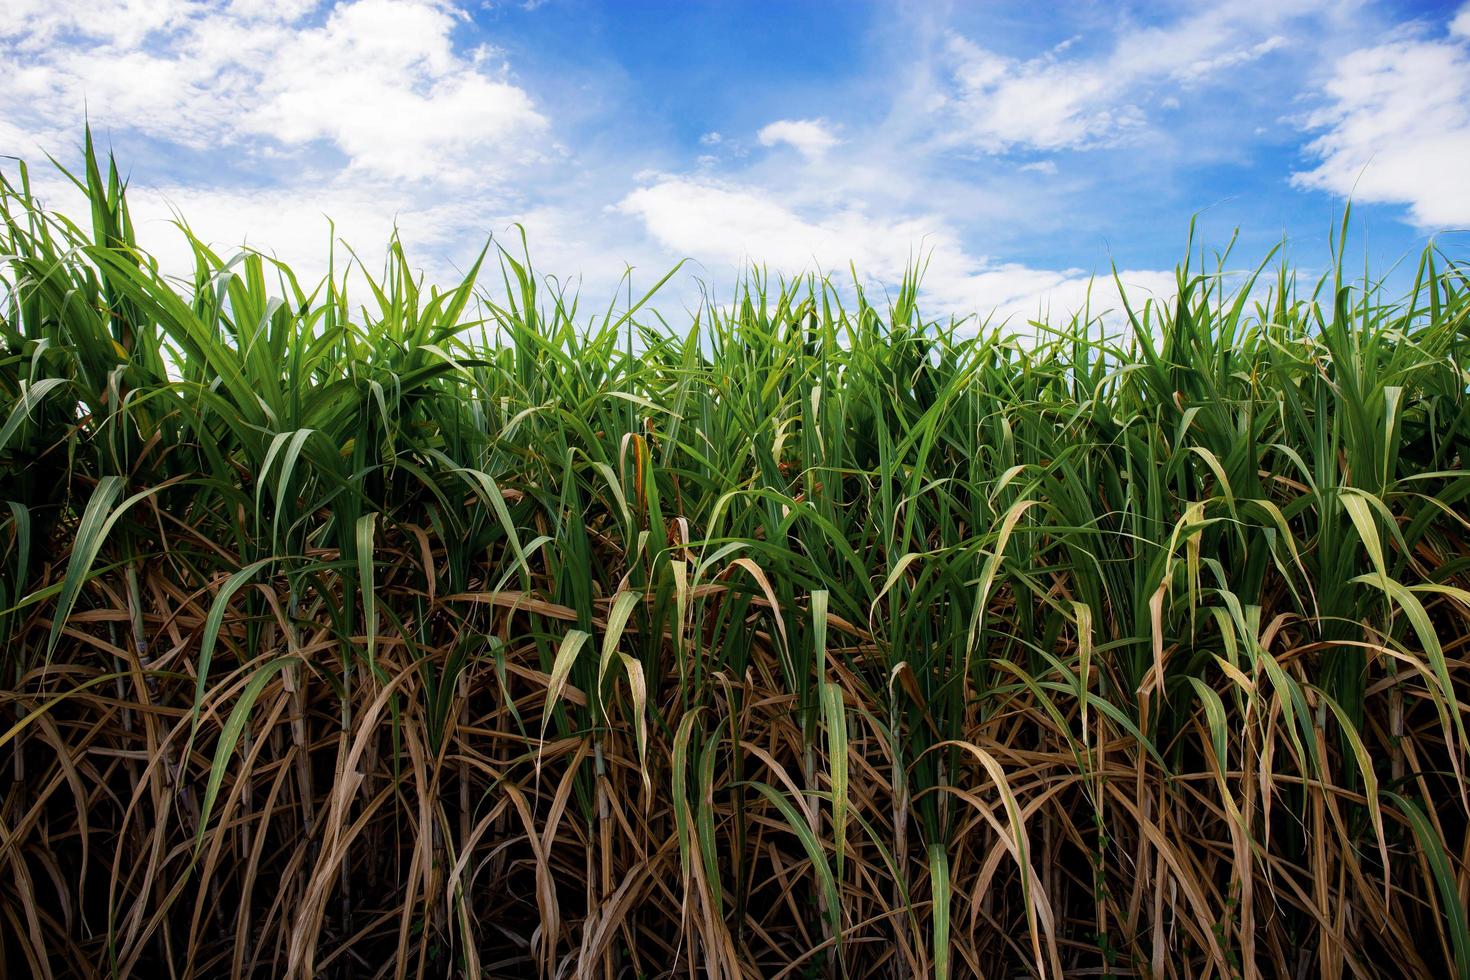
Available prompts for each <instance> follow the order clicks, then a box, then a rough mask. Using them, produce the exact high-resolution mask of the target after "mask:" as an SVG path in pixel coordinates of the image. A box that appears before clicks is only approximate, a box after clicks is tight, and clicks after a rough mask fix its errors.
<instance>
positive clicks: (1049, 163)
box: [1017, 160, 1057, 177]
mask: <svg viewBox="0 0 1470 980" xmlns="http://www.w3.org/2000/svg"><path fill="white" fill-rule="evenodd" d="M1017 169H1018V170H1020V171H1021V172H1022V173H1027V172H1031V173H1038V174H1046V175H1047V176H1048V177H1054V176H1056V172H1057V165H1056V162H1055V161H1053V160H1035V161H1033V162H1031V163H1023V164H1021V166H1020V167H1018V168H1017Z"/></svg>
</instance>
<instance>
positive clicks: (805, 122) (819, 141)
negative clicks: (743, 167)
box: [756, 119, 841, 159]
mask: <svg viewBox="0 0 1470 980" xmlns="http://www.w3.org/2000/svg"><path fill="white" fill-rule="evenodd" d="M756 136H757V138H758V139H759V140H760V142H761V146H776V145H778V144H780V143H785V144H787V145H788V146H790V147H792V148H793V149H795V150H796V151H797V152H798V153H800V154H801V155H802V156H804V157H806V158H807V159H816V158H818V157H820V156H822V155H823V154H824V153H826V152H827V151H828V150H830V149H831V148H832V147H834V146H836V145H837V144H838V143H840V142H841V140H839V139H838V138H837V136H836V135H835V134H834V133H833V132H832V129H831V127H830V126H829V125H828V124H827V122H826V120H824V119H779V120H777V121H776V122H773V123H771V124H769V125H767V126H765V127H763V128H762V129H761V131H760V132H759V133H757V134H756Z"/></svg>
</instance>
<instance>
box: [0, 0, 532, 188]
mask: <svg viewBox="0 0 1470 980" xmlns="http://www.w3.org/2000/svg"><path fill="white" fill-rule="evenodd" d="M20 3H21V5H20V6H19V7H18V8H16V7H12V8H10V9H8V10H7V16H6V19H5V22H4V24H3V25H0V118H4V119H6V120H7V121H8V123H9V124H10V126H11V127H12V128H14V129H19V130H22V131H24V132H26V133H28V134H30V135H31V136H32V137H34V138H35V139H36V140H37V141H38V142H40V143H42V144H43V145H45V144H47V143H52V142H54V141H56V140H58V139H67V140H68V142H70V141H74V140H75V132H76V128H77V123H78V122H79V120H80V116H81V113H82V110H83V106H85V107H86V109H87V111H88V113H89V114H90V116H91V119H92V121H93V123H94V124H96V125H99V126H104V127H111V128H113V129H122V130H134V131H137V132H140V133H143V134H146V135H148V136H151V137H154V138H157V139H159V140H163V141H167V142H170V143H176V144H179V145H182V146H185V147H189V148H193V149H209V148H216V147H219V146H221V145H225V146H235V147H246V146H249V147H257V148H258V147H259V146H260V145H262V144H263V145H266V146H278V147H282V148H286V149H290V148H301V147H307V146H314V145H325V146H327V147H330V148H333V149H335V150H336V151H338V152H340V153H341V154H342V155H344V156H345V157H346V160H347V162H348V165H349V166H350V167H351V168H352V169H353V170H355V171H357V172H360V173H365V174H369V175H374V176H380V177H386V178H394V179H413V180H421V179H432V180H437V181H443V182H458V183H465V182H468V181H470V180H472V179H473V180H475V181H485V180H493V179H496V178H499V177H504V176H505V175H506V174H507V173H508V172H510V171H512V170H513V169H514V168H515V167H517V166H519V165H524V164H525V163H527V162H529V160H530V159H531V158H532V157H533V156H534V153H535V151H536V150H537V148H538V147H539V146H540V144H541V142H542V139H541V137H542V136H543V135H544V133H545V132H546V130H547V128H548V125H549V124H548V120H547V119H546V118H545V117H544V116H543V115H542V113H541V112H540V111H539V110H538V109H537V107H536V106H535V104H534V102H533V100H532V99H531V97H530V96H529V95H528V94H527V93H526V92H525V91H524V90H523V89H521V88H520V87H518V86H517V85H515V84H514V83H513V82H511V81H510V80H509V79H508V78H507V77H506V75H505V72H504V70H503V69H499V68H497V67H496V65H495V64H494V58H493V55H492V53H491V52H490V51H489V50H488V49H484V48H481V49H477V51H475V52H474V53H472V54H469V55H464V54H461V53H459V52H458V51H456V49H455V47H454V44H453V32H454V29H455V27H456V24H457V17H456V14H455V11H454V8H452V7H448V6H446V5H444V4H442V3H440V2H438V0H348V2H342V3H338V4H336V5H334V6H330V7H328V6H326V5H325V4H323V3H321V2H315V0H293V2H289V3H283V4H273V5H257V4H251V3H245V2H241V0H99V2H98V3H96V4H88V5H87V6H86V8H85V10H82V9H80V8H79V7H78V6H77V5H69V4H65V3H63V4H56V3H54V2H51V0H20ZM47 148H48V149H55V147H54V146H47ZM31 150H32V148H30V147H24V146H21V147H10V151H11V152H23V153H27V154H29V153H30V152H31Z"/></svg>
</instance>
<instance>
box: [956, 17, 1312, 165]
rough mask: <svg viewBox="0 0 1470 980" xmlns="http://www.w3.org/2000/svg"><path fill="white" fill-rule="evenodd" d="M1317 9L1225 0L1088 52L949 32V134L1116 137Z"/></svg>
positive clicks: (1070, 44)
mask: <svg viewBox="0 0 1470 980" xmlns="http://www.w3.org/2000/svg"><path fill="white" fill-rule="evenodd" d="M1315 6H1316V4H1315V3H1313V2H1310V0H1301V2H1297V3H1288V4H1283V5H1281V6H1279V7H1276V8H1268V7H1264V6H1262V7H1256V6H1254V5H1251V4H1225V5H1221V6H1219V7H1217V8H1214V9H1210V10H1207V11H1205V12H1203V13H1194V14H1190V15H1187V16H1185V17H1183V18H1181V19H1178V20H1175V21H1173V22H1167V23H1160V24H1152V25H1147V26H1140V25H1134V24H1129V23H1126V22H1125V23H1124V24H1123V25H1122V26H1121V27H1120V29H1119V30H1118V32H1117V34H1116V35H1115V36H1114V37H1113V38H1112V39H1111V44H1110V45H1109V46H1106V47H1104V48H1103V49H1102V50H1100V51H1099V50H1096V46H1094V48H1093V49H1092V53H1086V51H1084V50H1080V49H1079V46H1078V45H1076V44H1075V43H1074V41H1075V39H1073V40H1069V41H1067V42H1064V43H1063V44H1061V45H1058V46H1056V47H1054V48H1053V49H1051V50H1050V51H1047V52H1045V53H1044V54H1041V55H1039V56H1035V57H1029V58H1015V57H1009V56H1006V55H1003V54H999V53H997V52H995V51H991V50H988V49H987V48H984V47H982V46H981V45H979V44H977V43H975V42H974V41H973V40H971V39H969V38H967V37H963V36H961V35H958V34H952V35H951V36H950V38H949V40H948V44H947V46H946V51H945V57H946V61H947V65H948V69H949V72H950V78H951V82H952V87H951V90H950V91H949V92H948V93H947V94H946V98H945V101H944V105H943V110H942V111H943V113H944V115H945V117H946V119H947V120H948V121H949V123H950V126H949V129H948V133H947V140H948V141H949V142H951V143H957V144H968V145H970V146H973V147H974V148H976V149H979V150H981V151H982V152H985V153H1005V152H1008V151H1010V150H1013V149H1034V150H1061V149H1085V148H1093V147H1099V146H1106V145H1110V144H1113V143H1116V142H1118V141H1120V140H1123V139H1126V138H1128V137H1129V136H1130V135H1132V134H1135V133H1137V132H1139V131H1141V130H1142V129H1144V127H1145V126H1146V124H1147V122H1148V106H1149V104H1150V102H1151V101H1152V100H1155V99H1162V98H1166V97H1167V95H1166V93H1167V92H1168V91H1169V90H1171V89H1172V88H1175V87H1178V86H1179V85H1198V84H1202V83H1204V82H1206V81H1208V80H1210V79H1211V78H1213V77H1215V76H1217V75H1218V74H1220V73H1222V72H1224V71H1225V70H1226V69H1229V68H1234V67H1237V66H1239V65H1242V64H1244V63H1246V62H1250V61H1255V60H1257V59H1259V58H1262V57H1265V56H1266V55H1268V54H1270V53H1271V52H1272V51H1275V50H1277V49H1279V48H1281V47H1283V46H1284V45H1285V44H1286V43H1287V41H1286V37H1285V36H1283V35H1282V34H1281V33H1278V32H1277V31H1276V28H1278V27H1280V26H1281V25H1283V24H1285V23H1287V22H1289V21H1290V20H1291V19H1292V18H1293V17H1294V16H1296V15H1298V14H1301V13H1305V12H1307V11H1309V10H1311V9H1312V8H1313V7H1315Z"/></svg>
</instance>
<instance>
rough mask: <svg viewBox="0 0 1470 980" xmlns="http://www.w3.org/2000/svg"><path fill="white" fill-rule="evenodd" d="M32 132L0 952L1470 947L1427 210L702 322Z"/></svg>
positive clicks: (16, 181)
mask: <svg viewBox="0 0 1470 980" xmlns="http://www.w3.org/2000/svg"><path fill="white" fill-rule="evenodd" d="M26 180H27V178H26V173H25V171H24V169H23V168H18V169H16V170H15V171H14V172H13V173H12V174H10V176H9V177H8V178H7V179H6V182H5V184H4V186H3V191H0V215H3V219H4V228H3V232H0V262H3V266H0V269H3V272H0V300H3V302H0V427H3V428H0V644H3V646H0V649H3V651H4V653H3V660H0V669H3V672H4V674H3V680H0V702H3V705H4V711H5V720H4V722H3V723H0V762H3V772H0V788H3V804H0V955H3V964H0V973H4V974H5V975H16V976H20V975H27V974H30V975H36V976H46V975H50V976H67V975H77V976H81V975H95V974H104V975H115V976H136V977H164V976H186V975H197V976H277V975H287V974H289V975H297V976H306V975H310V976H343V977H345V976H383V975H394V976H405V975H413V976H419V975H425V976H534V975H542V976H571V975H586V976H629V977H634V976H649V977H653V976H665V975H673V974H678V975H689V976H692V975H694V974H696V973H697V974H702V975H706V976H709V977H737V976H740V977H747V976H748V977H754V976H762V977H767V976H793V977H800V976H811V975H849V976H855V977H870V976H871V977H906V976H918V975H930V974H937V975H957V976H969V975H976V974H979V975H986V976H1014V975H1017V974H1035V975H1045V976H1051V977H1060V976H1064V975H1077V974H1079V973H1083V972H1092V973H1095V974H1108V973H1111V974H1113V975H1135V974H1145V975H1146V974H1151V973H1152V974H1161V975H1174V976H1185V977H1197V976H1235V975H1242V974H1244V975H1250V974H1254V973H1261V974H1265V975H1273V976H1287V975H1291V976H1323V977H1331V976H1343V975H1400V974H1403V975H1416V976H1447V975H1451V974H1453V973H1456V972H1458V973H1459V975H1461V976H1467V977H1470V935H1467V926H1466V902H1467V895H1470V867H1467V865H1470V830H1467V790H1470V779H1467V775H1466V771H1465V766H1466V749H1467V748H1470V742H1467V737H1466V730H1465V709H1464V707H1463V706H1464V704H1465V703H1466V699H1467V693H1470V692H1467V687H1470V664H1467V656H1470V592H1467V591H1466V590H1467V589H1470V543H1467V536H1470V520H1467V516H1466V514H1467V508H1466V504H1465V498H1466V495H1467V493H1470V462H1467V450H1470V397H1467V386H1470V319H1467V310H1470V299H1467V296H1470V283H1467V280H1466V275H1465V271H1464V270H1463V269H1462V268H1460V267H1458V266H1457V265H1456V264H1455V263H1454V262H1452V261H1448V260H1447V259H1446V258H1445V257H1444V256H1442V255H1440V254H1438V253H1436V252H1434V251H1432V250H1431V251H1429V252H1426V254H1425V255H1424V257H1423V260H1422V262H1421V263H1420V265H1419V267H1418V271H1417V275H1416V276H1415V277H1414V280H1413V285H1412V292H1411V293H1410V294H1409V295H1408V296H1407V297H1405V298H1403V299H1397V298H1393V299H1390V298H1386V297H1385V296H1384V295H1383V294H1382V291H1381V289H1379V288H1376V287H1374V286H1373V284H1372V283H1364V282H1356V283H1354V282H1349V281H1347V280H1345V279H1344V277H1343V275H1342V272H1341V269H1342V263H1341V261H1340V259H1341V256H1340V255H1339V256H1337V258H1338V259H1339V261H1338V262H1337V263H1336V269H1337V270H1338V271H1336V272H1334V273H1330V274H1328V275H1327V276H1326V277H1324V278H1323V279H1321V280H1320V281H1316V282H1313V283H1308V284H1305V285H1303V284H1299V283H1298V282H1297V281H1296V279H1295V277H1294V275H1293V274H1292V272H1291V271H1290V269H1289V268H1287V267H1285V266H1280V267H1278V266H1277V265H1275V264H1273V260H1271V259H1268V260H1267V262H1266V263H1265V264H1263V266H1262V269H1267V270H1270V271H1267V272H1265V273H1264V274H1258V275H1255V276H1244V277H1234V278H1232V277H1229V276H1226V275H1224V274H1223V270H1224V269H1225V268H1227V267H1226V265H1225V262H1224V260H1223V259H1221V260H1219V261H1217V262H1216V261H1212V263H1211V264H1210V265H1209V266H1207V267H1204V268H1201V267H1199V266H1198V262H1199V261H1200V257H1199V256H1195V257H1194V260H1193V262H1194V264H1191V263H1190V262H1186V263H1185V264H1184V265H1183V266H1182V267H1181V268H1180V270H1179V275H1178V298H1177V300H1175V301H1172V302H1169V303H1167V304H1159V303H1153V302H1150V303H1139V302H1136V301H1135V302H1133V303H1130V304H1129V306H1130V307H1132V309H1133V310H1134V312H1133V313H1131V314H1128V315H1126V316H1122V317H1121V318H1120V319H1116V320H1112V321H1109V322H1111V323H1113V325H1114V326H1113V328H1112V329H1105V328H1104V326H1103V325H1102V323H1101V322H1100V321H1092V322H1089V321H1088V319H1087V318H1086V317H1085V316H1081V317H1077V318H1075V319H1073V320H1072V321H1071V322H1069V323H1065V324H1061V325H1059V326H1056V327H1054V328H1046V327H1042V326H1040V325H1036V326H1032V327H1027V328H1026V329H1025V330H1024V331H1021V332H1020V333H1021V335H1022V336H1023V337H1024V338H1025V339H1022V340H1017V339H1006V337H1007V333H1006V332H1005V331H999V330H995V329H992V327H993V326H994V325H993V324H992V325H990V326H988V327H987V328H985V329H981V330H979V332H978V336H976V335H975V334H976V329H975V326H976V325H975V324H974V323H973V322H971V323H970V324H968V325H964V324H962V325H958V326H956V325H955V324H952V323H951V324H948V325H946V324H942V323H934V322H930V321H928V320H925V319H924V318H923V317H922V315H921V314H920V312H919V310H920V306H919V296H918V284H917V277H913V278H910V279H909V280H907V281H905V282H904V283H902V284H901V287H900V288H898V289H897V290H896V292H895V293H894V294H892V295H890V296H885V297H884V299H883V302H881V303H875V302H874V301H873V298H872V297H865V296H864V295H863V293H862V291H861V289H858V288H856V287H852V286H842V287H840V288H839V286H836V285H833V284H830V283H828V282H825V281H820V280H816V279H811V278H808V279H804V280H798V281H795V282H790V283H776V282H773V281H771V280H769V279H767V278H766V277H764V276H762V275H759V274H756V273H752V274H751V275H750V276H749V277H748V279H747V281H746V282H745V284H744V286H743V287H742V289H741V290H740V291H739V293H738V295H737V296H736V297H735V299H734V300H733V301H730V302H725V301H723V300H722V301H720V302H711V303H708V304H706V305H705V306H704V307H703V308H702V309H701V310H700V311H699V313H698V316H696V317H693V318H692V319H691V320H687V321H685V322H684V323H683V324H676V325H674V326H670V325H669V324H668V323H667V322H665V321H664V320H663V319H661V318H659V317H658V316H656V315H655V314H653V313H652V312H650V310H651V308H652V306H653V305H654V303H656V300H655V301H654V303H648V304H643V303H634V304H632V308H631V309H614V310H612V311H610V312H607V313H603V312H601V311H597V312H595V313H592V314H589V313H587V312H586V311H583V310H579V309H578V308H577V306H576V304H575V301H574V300H573V299H572V298H571V297H570V296H568V295H567V294H565V293H559V292H556V291H553V290H549V289H548V287H547V285H546V284H545V283H544V282H541V281H540V280H538V277H537V276H536V275H535V274H534V273H533V272H532V270H531V267H530V265H529V263H527V262H526V261H524V260H523V259H522V258H518V257H517V256H520V255H522V254H523V253H522V252H521V251H520V250H519V249H516V250H513V251H510V252H507V251H503V250H498V249H497V250H495V251H494V252H492V253H488V255H487V258H486V261H485V262H483V263H482V264H481V265H477V266H476V268H475V269H473V270H471V272H470V274H469V275H468V276H467V277H466V278H465V280H464V282H463V283H461V284H460V285H458V286H456V287H454V288H452V289H448V290H445V291H440V290H436V289H431V288H428V287H425V286H424V285H422V284H421V283H420V282H419V281H418V280H417V279H416V278H415V276H414V274H413V272H412V270H411V267H410V265H409V264H408V262H407V261H406V260H405V257H404V255H403V252H402V251H401V249H400V248H399V247H398V245H397V244H396V243H394V244H393V245H392V246H391V247H390V250H389V253H388V256H387V260H386V265H385V267H384V270H383V272H382V273H381V274H372V275H370V274H369V272H368V270H367V269H366V268H364V267H363V266H362V265H361V264H360V263H356V262H355V261H353V262H350V263H340V264H339V265H338V267H336V268H335V269H334V270H333V272H332V274H331V275H329V277H328V278H327V279H325V280H324V281H322V282H320V283H317V284H311V285H305V284H302V283H300V282H298V280H297V279H296V278H295V277H294V276H293V275H292V273H291V271H290V270H289V269H287V268H285V267H283V266H281V265H280V264H278V263H276V262H274V261H272V260H270V259H268V258H264V257H262V256H261V255H258V254H245V255H240V256H233V257H225V256H221V255H218V254H216V253H215V252H214V251H211V249H209V248H208V247H206V246H205V245H203V244H202V243H199V242H197V241H194V242H193V252H194V256H195V263H196V264H195V270H194V273H193V277H192V279H189V280H187V281H179V280H174V279H168V278H166V277H165V276H164V275H163V274H162V273H161V272H160V270H159V269H158V268H157V266H156V265H155V264H154V263H152V261H151V260H150V259H149V258H148V257H147V256H146V255H144V254H143V253H141V252H140V251H139V250H138V249H137V248H136V247H135V238H134V233H133V229H132V226H131V223H130V220H129V217H128V211H127V207H126V204H125V199H124V194H123V187H122V185H121V182H120V181H119V179H118V177H117V174H116V171H115V170H113V171H112V172H111V173H110V174H108V175H107V176H104V171H103V169H102V168H99V166H98V164H97V161H96V159H95V157H94V156H93V155H92V153H91V152H90V149H89V153H88V165H87V170H86V173H85V174H84V175H83V176H82V177H81V178H80V180H79V181H78V183H79V184H80V186H81V189H82V190H83V191H84V192H85V193H86V194H87V196H88V199H89V200H90V202H91V209H92V210H91V214H90V216H89V219H88V220H84V221H82V222H80V223H75V224H74V223H72V222H71V221H69V220H68V219H67V218H66V217H64V216H62V215H60V214H56V213H51V212H45V211H43V210H41V208H40V207H39V205H38V203H37V202H36V201H35V200H34V198H33V197H32V195H31V192H30V190H29V187H28V184H27V182H26ZM718 233H719V232H718V229H711V234H718ZM497 267H498V270H499V271H498V272H490V271H489V270H491V269H495V268H497ZM349 268H350V269H351V272H350V275H349ZM349 287H350V288H352V289H353V290H354V292H355V295H354V296H353V297H352V299H349V297H348V295H347V290H348V288H349ZM1120 325H1121V326H1120ZM1010 326H1011V327H1016V326H1017V325H1016V324H1011V325H1010ZM1011 333H1012V334H1014V333H1016V331H1014V330H1013V331H1011Z"/></svg>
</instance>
